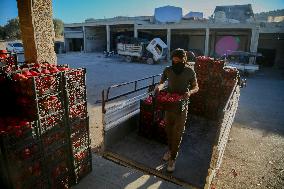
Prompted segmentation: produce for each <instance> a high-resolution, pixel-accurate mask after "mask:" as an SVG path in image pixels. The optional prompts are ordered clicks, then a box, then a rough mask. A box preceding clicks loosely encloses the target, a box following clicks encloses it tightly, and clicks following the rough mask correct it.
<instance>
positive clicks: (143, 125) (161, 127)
mask: <svg viewBox="0 0 284 189" xmlns="http://www.w3.org/2000/svg"><path fill="white" fill-rule="evenodd" d="M139 121H140V124H139V134H140V135H142V136H144V137H146V138H149V139H154V140H157V141H160V142H162V143H166V142H167V136H166V131H165V121H164V111H162V110H161V109H160V108H159V107H158V106H157V105H156V102H155V99H154V97H153V96H151V95H150V96H148V97H147V98H146V99H145V100H141V101H140V120H139Z"/></svg>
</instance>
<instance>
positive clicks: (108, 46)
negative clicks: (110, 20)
mask: <svg viewBox="0 0 284 189" xmlns="http://www.w3.org/2000/svg"><path fill="white" fill-rule="evenodd" d="M106 33H107V52H110V27H109V25H106Z"/></svg>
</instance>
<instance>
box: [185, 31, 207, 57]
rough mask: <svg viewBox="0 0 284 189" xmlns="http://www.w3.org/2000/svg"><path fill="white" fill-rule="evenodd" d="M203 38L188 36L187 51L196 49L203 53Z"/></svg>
mask: <svg viewBox="0 0 284 189" xmlns="http://www.w3.org/2000/svg"><path fill="white" fill-rule="evenodd" d="M204 44H205V36H201V35H200V36H197V35H196V36H194V35H191V36H189V43H188V49H198V50H200V51H202V52H203V53H204V50H205V48H204Z"/></svg>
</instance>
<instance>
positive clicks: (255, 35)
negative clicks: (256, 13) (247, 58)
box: [250, 28, 259, 52]
mask: <svg viewBox="0 0 284 189" xmlns="http://www.w3.org/2000/svg"><path fill="white" fill-rule="evenodd" d="M258 39H259V28H253V29H252V30H251V39H250V52H257V47H258Z"/></svg>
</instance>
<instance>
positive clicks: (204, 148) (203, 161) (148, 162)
mask: <svg viewBox="0 0 284 189" xmlns="http://www.w3.org/2000/svg"><path fill="white" fill-rule="evenodd" d="M215 124H216V123H215V122H212V121H208V120H205V119H203V118H201V117H196V116H190V119H189V120H188V122H187V124H186V130H185V132H184V135H183V140H182V143H181V148H180V151H179V156H178V158H177V161H176V170H175V172H174V173H172V174H169V173H167V172H166V167H167V165H166V162H164V161H163V160H162V157H163V155H164V153H165V152H166V151H167V146H166V145H164V144H161V143H159V142H156V141H154V140H149V139H147V138H144V137H142V136H139V135H138V131H137V130H134V131H132V132H130V134H128V135H126V136H125V137H123V138H121V139H120V140H118V141H117V142H115V143H114V144H113V145H110V146H109V147H108V149H107V151H109V152H111V154H112V155H113V156H116V158H119V159H120V160H122V161H128V160H129V161H132V164H134V165H139V166H140V167H141V168H142V169H143V168H150V169H152V171H153V172H156V173H161V174H163V175H166V176H168V177H174V178H175V179H176V180H178V181H180V182H182V183H183V182H184V183H187V184H188V183H189V184H191V185H193V186H197V187H200V188H203V186H204V185H205V182H206V176H207V175H208V167H209V165H210V160H211V154H212V144H213V141H214V139H215V137H216V133H217V132H216V129H217V127H216V126H215V127H214V125H215ZM133 127H135V126H133Z"/></svg>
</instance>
